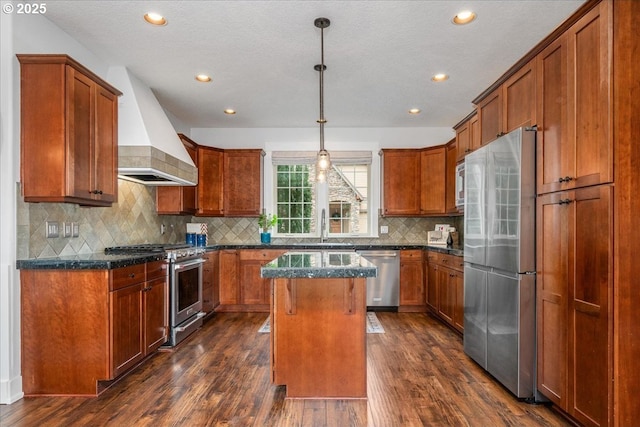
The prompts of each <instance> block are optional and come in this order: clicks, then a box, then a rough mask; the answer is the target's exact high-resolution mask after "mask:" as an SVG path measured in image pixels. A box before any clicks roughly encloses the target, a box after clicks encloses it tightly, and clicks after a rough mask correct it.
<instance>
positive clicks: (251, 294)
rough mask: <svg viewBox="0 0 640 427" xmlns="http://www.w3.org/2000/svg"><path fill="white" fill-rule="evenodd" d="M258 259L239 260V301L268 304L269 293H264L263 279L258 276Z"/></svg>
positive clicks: (260, 264) (259, 262)
mask: <svg viewBox="0 0 640 427" xmlns="http://www.w3.org/2000/svg"><path fill="white" fill-rule="evenodd" d="M261 266H262V261H260V260H243V261H241V262H240V303H241V304H249V305H253V304H268V303H269V294H268V293H266V292H265V291H266V286H265V281H267V282H268V280H266V279H263V278H261V277H260V267H261Z"/></svg>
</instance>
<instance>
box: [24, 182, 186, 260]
mask: <svg viewBox="0 0 640 427" xmlns="http://www.w3.org/2000/svg"><path fill="white" fill-rule="evenodd" d="M18 194H20V192H19V191H18ZM155 198H156V195H155V187H148V186H145V185H141V184H136V183H133V182H130V181H125V180H118V203H114V204H113V206H111V207H108V208H95V207H91V208H86V207H80V206H78V205H75V204H70V203H24V202H23V201H22V198H21V197H18V199H19V200H18V253H17V256H18V258H19V259H26V258H45V257H56V256H65V255H78V254H86V253H92V252H102V251H104V248H106V247H109V246H119V245H132V244H139V243H178V242H179V243H182V242H184V236H185V232H186V223H187V222H189V220H190V219H191V217H181V216H175V215H158V214H156V209H155ZM46 221H57V222H58V224H59V227H60V237H54V238H47V237H45V222H46ZM63 222H77V223H78V225H79V226H80V235H79V237H62V223H63ZM162 224H164V225H165V230H166V231H165V233H164V234H161V233H160V228H161V225H162Z"/></svg>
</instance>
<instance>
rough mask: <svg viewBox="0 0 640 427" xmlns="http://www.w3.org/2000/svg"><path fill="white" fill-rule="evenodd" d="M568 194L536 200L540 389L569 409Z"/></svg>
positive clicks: (559, 404)
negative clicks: (566, 201)
mask: <svg viewBox="0 0 640 427" xmlns="http://www.w3.org/2000/svg"><path fill="white" fill-rule="evenodd" d="M567 199H568V194H567V193H552V194H545V195H543V196H541V197H539V198H538V200H537V207H536V209H537V214H536V220H537V231H536V233H537V239H536V248H537V256H536V265H537V274H536V299H537V302H536V310H537V316H536V318H537V334H538V344H537V349H538V358H537V372H538V373H537V375H538V378H537V382H538V389H539V390H540V392H541V393H542V394H544V395H545V396H546V397H547V398H548V399H549V400H551V401H552V402H553V403H555V404H556V405H558V406H560V407H561V408H565V409H566V408H567V392H568V390H567V369H568V352H567V346H568V344H567V334H568V328H569V325H568V321H569V319H568V311H567V310H568V293H569V284H568V279H569V264H568V257H567V254H568V251H569V248H568V228H569V209H568V205H566V204H565V203H562V204H560V202H561V201H564V200H567Z"/></svg>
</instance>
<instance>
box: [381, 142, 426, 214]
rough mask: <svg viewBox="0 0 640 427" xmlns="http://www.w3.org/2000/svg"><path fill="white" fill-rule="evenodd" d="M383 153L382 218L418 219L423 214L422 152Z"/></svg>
mask: <svg viewBox="0 0 640 427" xmlns="http://www.w3.org/2000/svg"><path fill="white" fill-rule="evenodd" d="M381 153H382V192H383V198H384V200H383V205H384V207H383V214H384V215H385V216H415V215H419V214H420V198H421V195H420V193H421V191H420V188H421V180H420V165H421V158H420V151H419V150H414V149H384V150H382V151H381Z"/></svg>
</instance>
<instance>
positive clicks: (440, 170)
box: [420, 140, 455, 215]
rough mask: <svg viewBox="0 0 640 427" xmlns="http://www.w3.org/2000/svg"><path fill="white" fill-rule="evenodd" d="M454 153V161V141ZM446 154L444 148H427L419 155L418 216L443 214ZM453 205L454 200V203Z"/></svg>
mask: <svg viewBox="0 0 640 427" xmlns="http://www.w3.org/2000/svg"><path fill="white" fill-rule="evenodd" d="M452 145H454V151H453V152H452V154H453V156H454V157H453V158H454V159H455V140H454V144H452ZM446 164H447V153H446V150H445V147H442V146H441V147H437V148H427V149H424V150H422V152H421V153H420V169H421V170H420V214H421V215H435V214H443V213H445V186H446ZM453 204H454V205H455V199H454V203H453Z"/></svg>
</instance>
